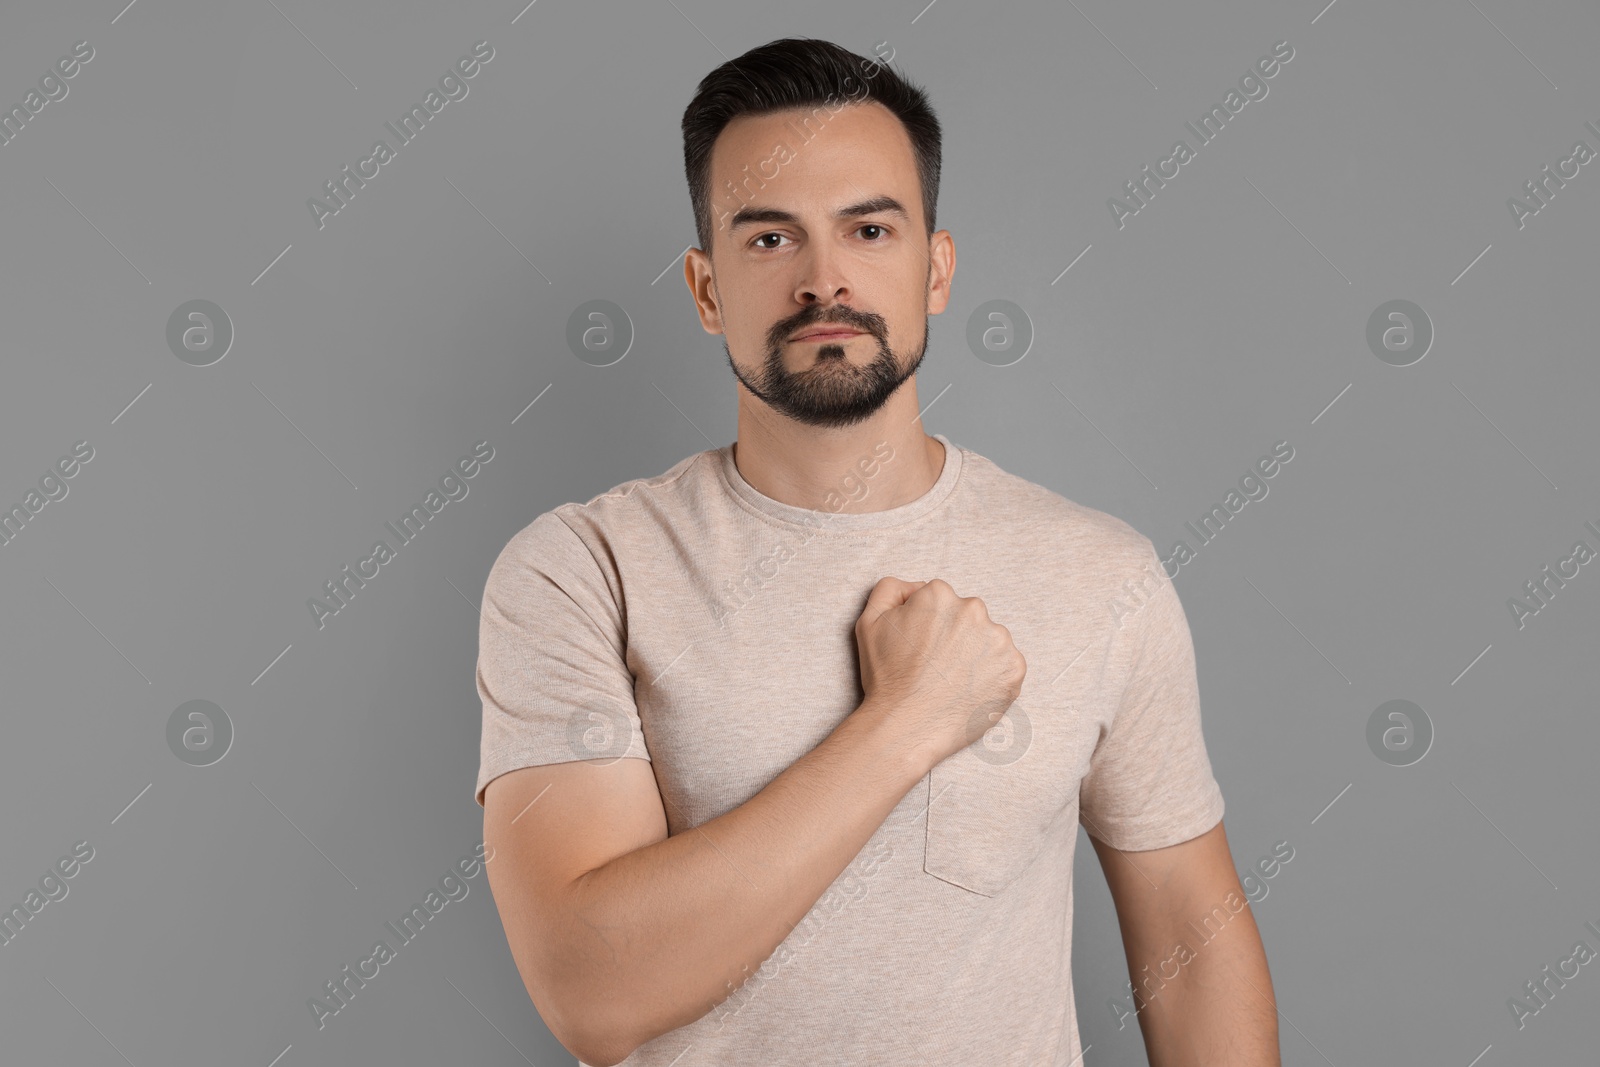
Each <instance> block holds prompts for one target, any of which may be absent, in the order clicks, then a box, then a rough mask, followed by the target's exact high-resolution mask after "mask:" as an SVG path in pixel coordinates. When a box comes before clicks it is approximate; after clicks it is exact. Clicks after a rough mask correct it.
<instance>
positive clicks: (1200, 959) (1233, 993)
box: [1134, 907, 1282, 1067]
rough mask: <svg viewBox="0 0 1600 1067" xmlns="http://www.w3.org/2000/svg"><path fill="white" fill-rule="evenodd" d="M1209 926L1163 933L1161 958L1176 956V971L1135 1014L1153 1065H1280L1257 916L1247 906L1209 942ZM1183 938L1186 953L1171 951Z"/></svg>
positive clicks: (1274, 1008)
mask: <svg viewBox="0 0 1600 1067" xmlns="http://www.w3.org/2000/svg"><path fill="white" fill-rule="evenodd" d="M1206 932H1207V931H1204V930H1202V931H1200V932H1198V933H1197V931H1196V930H1195V928H1194V927H1193V926H1190V925H1188V924H1184V925H1182V926H1181V927H1177V928H1174V929H1173V930H1172V931H1170V932H1169V934H1168V937H1167V940H1166V944H1165V950H1164V954H1163V956H1162V959H1163V961H1166V960H1173V959H1174V957H1176V960H1175V962H1176V964H1177V966H1178V967H1179V969H1180V973H1179V975H1178V976H1176V977H1175V978H1174V979H1173V980H1169V981H1166V982H1165V983H1164V984H1163V985H1162V986H1161V987H1160V991H1159V993H1158V994H1157V995H1156V996H1155V997H1153V998H1152V999H1150V1000H1149V1001H1147V1002H1146V1003H1145V1004H1144V1006H1143V1007H1142V1009H1141V1011H1140V1013H1139V1028H1140V1030H1141V1031H1142V1032H1143V1034H1144V1043H1145V1050H1146V1052H1147V1054H1148V1056H1149V1060H1150V1067H1281V1064H1282V1061H1281V1060H1280V1058H1279V1051H1278V1013H1277V1003H1276V998H1275V996H1274V994H1273V991H1272V977H1271V975H1270V974H1269V973H1268V970H1267V957H1266V952H1265V950H1264V949H1263V948H1262V944H1261V936H1260V933H1259V931H1258V930H1257V929H1256V924H1255V918H1254V916H1253V915H1252V914H1251V912H1250V909H1249V908H1248V907H1247V908H1245V909H1244V910H1243V911H1242V912H1240V913H1239V915H1237V916H1236V917H1234V918H1233V920H1232V921H1230V922H1229V923H1228V925H1227V926H1226V927H1224V928H1223V929H1221V930H1220V931H1218V932H1216V933H1215V934H1214V935H1212V936H1211V938H1210V940H1203V938H1204V937H1205V936H1206ZM1180 943H1181V944H1182V945H1184V946H1186V948H1187V951H1186V952H1176V953H1175V952H1174V949H1175V947H1176V946H1178V945H1179V944H1180ZM1172 965H1173V964H1171V963H1169V964H1167V966H1168V967H1169V968H1170V967H1171V966H1172ZM1151 969H1152V970H1154V969H1155V968H1154V965H1152V968H1151ZM1163 977H1165V974H1164V973H1163ZM1134 980H1135V982H1137V981H1138V980H1139V978H1138V977H1137V976H1136V977H1135V979H1134Z"/></svg>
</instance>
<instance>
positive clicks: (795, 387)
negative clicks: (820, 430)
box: [722, 312, 928, 428]
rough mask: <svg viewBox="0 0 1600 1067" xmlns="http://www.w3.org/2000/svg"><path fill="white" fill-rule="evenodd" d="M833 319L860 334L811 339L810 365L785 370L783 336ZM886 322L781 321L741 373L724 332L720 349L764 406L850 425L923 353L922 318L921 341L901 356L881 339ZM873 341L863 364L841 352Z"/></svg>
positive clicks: (821, 422) (854, 317)
mask: <svg viewBox="0 0 1600 1067" xmlns="http://www.w3.org/2000/svg"><path fill="white" fill-rule="evenodd" d="M830 323H833V324H837V325H840V326H844V327H847V328H849V329H855V330H862V331H864V332H863V333H862V334H861V335H860V336H857V337H852V338H849V339H848V340H846V341H843V342H832V341H830V342H828V343H826V344H820V345H819V344H815V343H812V342H807V343H806V345H807V347H808V348H812V349H815V353H814V355H813V357H812V364H811V366H809V367H807V368H806V369H805V370H801V371H791V370H789V369H788V368H787V367H786V366H785V365H784V361H783V350H784V348H785V347H786V346H788V345H790V344H794V343H796V342H791V341H789V340H788V338H789V337H790V336H791V335H793V334H794V333H795V332H797V331H799V330H801V329H804V328H806V327H808V326H821V325H827V324H830ZM887 326H888V324H887V323H885V322H884V321H883V318H882V317H881V316H878V315H871V314H864V313H861V312H849V313H847V314H846V316H845V317H843V318H838V317H835V318H831V319H822V318H818V317H817V316H816V315H805V316H802V317H801V321H792V322H785V323H781V324H779V325H778V326H776V327H774V328H773V329H772V330H771V331H770V333H769V335H768V338H767V351H766V355H765V357H764V358H763V360H762V363H761V366H760V368H759V369H758V370H757V371H756V372H755V373H754V374H752V375H748V376H747V375H745V374H744V373H743V372H741V371H740V370H739V366H738V364H736V363H735V362H734V361H733V353H732V352H731V351H729V349H728V342H727V339H726V335H724V339H723V342H722V350H723V352H724V353H726V354H727V357H728V366H729V367H731V368H732V369H733V374H734V377H736V378H738V379H739V381H740V382H742V383H744V387H745V388H746V389H748V390H750V392H751V393H752V394H754V395H755V396H756V397H758V398H760V399H761V400H762V401H763V402H764V403H766V404H767V406H768V407H770V408H772V409H773V410H774V411H777V412H778V413H780V414H782V415H787V416H788V417H789V418H791V419H794V420H795V421H796V422H803V423H805V424H806V425H808V426H825V427H836V428H837V427H844V426H853V425H855V424H856V423H858V422H861V421H863V420H865V419H867V418H870V417H871V416H872V415H873V414H875V413H876V412H877V411H878V409H879V408H881V407H883V405H884V404H885V403H887V402H888V400H889V397H891V396H893V395H894V392H895V390H897V389H899V388H900V386H902V385H904V384H905V382H906V380H907V379H909V378H910V377H911V376H912V375H913V374H915V373H916V372H917V368H918V367H920V366H921V365H922V358H923V356H925V355H926V354H927V352H928V320H927V317H926V316H924V318H923V321H922V340H921V342H920V343H919V344H918V345H917V349H916V352H915V353H914V354H909V355H908V356H907V357H906V358H901V357H900V356H897V355H896V354H895V353H894V351H893V350H892V349H891V348H890V347H889V344H888V342H887V341H886V340H885V334H886V333H887V332H888V329H887ZM872 340H876V341H877V345H878V347H877V351H876V352H875V353H874V355H873V357H872V360H871V361H870V362H869V363H867V364H866V365H865V366H857V365H856V364H855V363H853V362H851V360H850V356H849V355H847V354H846V352H845V346H846V345H851V344H853V345H856V346H857V347H861V346H863V345H866V344H867V343H869V342H870V341H872Z"/></svg>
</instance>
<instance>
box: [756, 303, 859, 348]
mask: <svg viewBox="0 0 1600 1067" xmlns="http://www.w3.org/2000/svg"><path fill="white" fill-rule="evenodd" d="M820 326H844V327H847V328H849V329H852V330H860V331H861V332H862V333H869V334H871V335H872V336H874V337H877V338H880V339H881V338H882V337H883V326H884V322H883V318H882V317H881V316H878V315H871V314H867V313H864V312H859V311H852V310H850V309H848V308H842V309H837V310H835V311H833V312H832V313H823V312H814V313H807V314H801V315H798V316H796V317H795V318H793V319H790V320H788V321H786V322H781V323H779V324H778V325H776V326H774V327H773V328H772V340H773V343H775V344H781V343H782V342H784V341H786V340H787V339H788V338H790V337H792V336H794V335H795V334H797V333H800V332H802V331H804V330H811V329H816V328H817V327H820Z"/></svg>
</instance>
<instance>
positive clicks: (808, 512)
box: [716, 433, 962, 533]
mask: <svg viewBox="0 0 1600 1067" xmlns="http://www.w3.org/2000/svg"><path fill="white" fill-rule="evenodd" d="M930 436H932V437H933V438H934V439H935V440H937V441H938V442H939V443H940V444H942V445H944V469H943V470H941V471H940V472H939V477H938V479H937V480H936V481H935V482H934V483H933V485H932V486H930V487H929V488H928V491H927V492H926V493H923V494H922V495H921V496H919V497H917V498H916V499H915V500H910V501H907V502H906V503H904V504H901V505H900V506H899V507H893V508H888V509H886V510H883V511H859V512H855V511H838V512H835V511H830V510H829V509H828V508H802V507H796V506H795V505H793V504H785V503H783V502H782V501H779V500H774V499H773V498H772V497H769V496H767V495H766V494H764V493H762V492H760V491H759V490H757V489H756V488H755V486H753V485H751V484H750V483H749V482H747V481H745V480H744V475H742V474H740V473H739V466H738V464H736V463H735V462H734V460H733V445H732V444H727V445H723V446H722V447H721V448H719V449H717V450H716V457H717V465H718V468H719V469H720V471H721V473H722V480H723V483H724V485H726V486H727V488H728V490H729V491H730V492H731V493H732V494H733V495H734V497H735V499H737V500H738V501H739V502H740V503H741V504H743V505H744V506H745V507H746V508H748V509H749V510H751V511H754V512H756V513H757V514H759V515H761V516H763V517H765V518H767V519H770V520H772V521H773V522H777V523H781V524H783V525H786V526H796V527H804V528H806V529H812V530H816V531H817V532H819V533H830V532H837V533H859V532H862V531H866V530H884V529H889V528H891V527H895V526H903V525H905V524H906V523H909V522H914V521H915V520H917V519H920V518H922V517H923V516H925V515H927V514H929V513H930V512H932V511H934V510H935V509H937V508H938V507H939V506H940V505H941V504H943V503H944V502H945V500H946V499H948V498H949V496H950V493H951V491H952V490H954V489H955V487H956V482H957V481H958V480H959V479H960V478H961V458H962V455H961V448H960V447H959V446H958V445H954V444H952V443H951V442H950V439H949V438H948V437H946V436H945V435H944V434H942V433H936V434H931V435H930ZM874 458H875V457H874ZM896 458H898V454H896V456H891V457H890V458H889V459H888V460H879V461H878V462H879V463H880V465H882V464H892V463H893V462H894V461H895V459H896ZM857 477H858V478H864V479H865V482H866V485H867V488H868V491H869V492H870V491H871V488H872V480H871V479H870V478H865V476H864V475H861V474H857ZM839 492H840V493H841V495H843V493H844V490H843V488H842V487H841V488H840V490H839Z"/></svg>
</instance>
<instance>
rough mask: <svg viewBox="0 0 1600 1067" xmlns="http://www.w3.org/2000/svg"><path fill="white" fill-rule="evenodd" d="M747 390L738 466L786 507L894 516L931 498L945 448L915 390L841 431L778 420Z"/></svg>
mask: <svg viewBox="0 0 1600 1067" xmlns="http://www.w3.org/2000/svg"><path fill="white" fill-rule="evenodd" d="M910 384H911V383H909V382H908V383H907V385H910ZM739 392H740V394H741V395H740V398H739V399H740V405H739V435H738V440H737V442H736V443H735V444H734V446H733V460H734V465H735V466H737V467H738V468H739V474H740V476H741V477H742V478H744V480H745V481H746V482H749V483H750V485H751V487H752V488H754V489H755V490H756V491H757V492H759V493H761V494H762V495H763V496H768V497H771V498H772V499H773V500H776V501H778V502H779V503H783V504H789V505H791V506H794V507H801V508H810V509H813V510H816V511H828V512H834V513H839V512H868V511H887V510H888V509H889V508H895V507H899V506H900V505H902V504H909V503H910V502H911V501H913V500H916V499H918V498H919V497H921V496H923V495H924V494H926V493H927V492H928V491H929V490H930V489H932V488H933V484H934V483H935V482H937V481H938V480H939V475H940V474H941V473H943V471H944V461H945V454H944V445H942V444H940V443H939V441H938V440H937V439H936V438H933V437H930V436H929V435H928V434H927V433H926V432H925V431H924V429H923V426H922V419H921V417H920V416H919V415H918V414H917V408H916V392H915V390H914V389H909V388H903V389H900V390H898V391H897V392H896V394H895V396H894V397H892V398H891V399H890V401H889V402H888V403H886V404H885V405H884V406H883V407H882V408H881V409H880V410H879V411H878V412H877V413H876V414H874V415H873V416H872V417H871V418H869V419H866V420H865V421H863V422H859V423H856V424H855V425H854V426H845V427H838V428H834V427H822V426H808V425H806V424H804V423H799V422H795V421H794V420H793V419H787V418H781V417H778V416H774V415H773V413H772V412H771V411H770V410H769V409H767V408H766V406H765V405H764V404H762V403H761V402H760V401H759V400H757V399H756V398H755V397H754V396H751V395H750V394H749V393H747V392H746V390H745V389H744V387H743V386H742V385H741V386H740V387H739ZM902 396H904V397H905V401H904V402H900V403H897V401H901V398H902Z"/></svg>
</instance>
